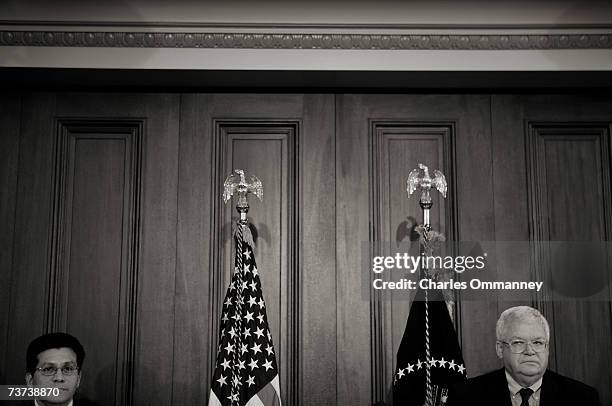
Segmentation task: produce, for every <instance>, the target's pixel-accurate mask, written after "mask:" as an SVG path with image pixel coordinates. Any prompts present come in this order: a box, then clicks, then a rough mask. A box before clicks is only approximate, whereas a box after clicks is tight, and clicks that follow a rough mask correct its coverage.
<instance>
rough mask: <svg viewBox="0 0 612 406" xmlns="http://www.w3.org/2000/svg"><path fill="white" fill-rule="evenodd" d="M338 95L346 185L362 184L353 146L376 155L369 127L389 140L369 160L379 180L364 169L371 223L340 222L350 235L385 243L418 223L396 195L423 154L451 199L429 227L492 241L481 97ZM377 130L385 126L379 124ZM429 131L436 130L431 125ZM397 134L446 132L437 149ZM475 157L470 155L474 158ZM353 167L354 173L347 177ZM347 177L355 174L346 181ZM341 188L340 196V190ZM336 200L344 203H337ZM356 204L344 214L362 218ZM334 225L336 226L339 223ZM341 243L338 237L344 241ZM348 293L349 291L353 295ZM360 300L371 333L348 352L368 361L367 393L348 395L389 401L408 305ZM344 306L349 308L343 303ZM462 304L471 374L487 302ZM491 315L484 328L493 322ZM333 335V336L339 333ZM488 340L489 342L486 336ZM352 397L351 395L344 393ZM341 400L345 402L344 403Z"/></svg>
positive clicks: (415, 212) (485, 113)
mask: <svg viewBox="0 0 612 406" xmlns="http://www.w3.org/2000/svg"><path fill="white" fill-rule="evenodd" d="M338 99H339V103H338V105H339V106H340V107H339V108H338V120H339V121H338V129H339V130H338V135H337V136H338V137H339V138H338V139H340V137H345V138H346V139H347V140H350V142H351V145H350V146H346V148H348V149H347V152H340V151H339V152H338V154H337V155H338V157H339V159H341V160H345V161H346V162H347V165H349V164H348V163H352V165H351V166H350V170H347V171H346V172H347V175H346V176H347V178H348V177H350V179H352V182H354V183H355V184H353V185H351V186H352V187H353V188H357V187H358V186H357V185H359V186H360V187H362V185H361V184H360V182H361V183H362V182H363V181H360V180H359V179H362V178H363V176H364V174H363V173H361V171H362V170H363V169H361V168H357V167H356V166H357V164H356V163H355V162H356V161H357V160H361V161H363V158H362V157H360V156H359V155H358V152H356V151H355V150H354V148H365V150H366V153H367V152H368V150H369V148H373V149H374V152H372V153H374V154H379V152H376V151H375V150H376V148H377V146H376V144H374V145H369V146H368V136H369V132H370V131H371V133H372V135H371V136H376V134H375V132H376V131H378V133H379V134H378V136H380V135H381V134H385V135H384V136H385V137H387V138H389V141H388V142H390V144H389V145H388V146H385V145H384V143H382V144H381V147H382V148H383V149H382V151H383V153H384V151H388V152H387V153H386V156H384V157H379V158H378V163H375V164H374V165H373V164H372V162H370V167H371V169H370V170H371V171H374V172H373V173H376V171H379V172H380V173H381V174H383V177H382V178H379V176H378V175H376V176H373V177H372V175H371V174H370V175H369V179H370V181H369V186H368V188H369V193H371V191H372V190H378V191H379V193H378V194H377V193H375V194H374V198H373V200H372V201H371V202H370V203H369V205H370V210H371V211H370V212H368V214H367V215H368V216H369V217H370V219H369V222H370V223H371V224H372V225H371V226H370V228H369V229H368V231H367V233H366V229H365V224H364V225H362V226H361V227H363V229H357V228H355V227H357V225H356V224H351V225H348V226H347V227H350V228H351V230H352V232H351V234H352V235H354V234H360V235H362V236H363V237H362V239H363V240H365V238H366V236H368V237H367V238H369V239H373V240H376V239H383V240H384V239H387V240H388V239H390V238H393V237H395V236H396V235H397V234H396V230H397V227H398V226H399V225H400V224H401V223H402V221H406V216H412V217H414V218H416V219H419V221H422V220H421V219H420V217H421V213H420V208H419V207H418V201H417V199H415V201H414V202H409V201H404V200H403V199H402V198H401V197H400V196H401V195H402V194H403V193H405V192H404V190H405V180H406V178H407V176H408V173H409V171H410V170H411V169H413V168H414V167H415V166H416V164H417V163H418V162H412V161H414V160H415V159H416V157H417V155H419V156H420V155H423V154H424V155H425V156H429V157H430V159H431V160H433V164H430V168H432V169H434V166H435V165H438V166H440V167H441V169H442V170H443V171H446V172H448V179H449V191H450V196H449V199H448V202H452V203H451V206H450V208H447V206H446V204H447V202H444V203H440V204H442V206H441V207H443V208H445V209H444V210H446V211H444V210H443V211H442V212H441V213H443V214H437V213H438V212H437V211H434V213H433V216H434V217H433V219H432V220H433V222H434V223H436V224H434V226H436V227H440V228H442V229H443V230H442V231H443V232H445V233H446V234H447V235H448V236H449V238H450V239H453V238H457V237H460V238H461V239H462V240H466V241H472V240H481V239H492V235H493V230H494V224H493V199H492V196H491V195H490V189H491V184H492V173H491V151H490V149H491V144H490V115H489V99H488V97H486V96H453V95H450V96H449V95H444V96H438V95H410V96H406V95H367V96H338ZM370 126H371V129H370ZM394 126H396V128H394ZM402 126H404V127H408V128H412V130H406V129H405V128H402V130H400V129H398V128H397V127H400V128H401V127H402ZM385 127H386V129H384V128H385ZM436 128H437V130H435V129H436ZM402 131H404V134H405V133H406V132H408V133H410V132H413V133H414V134H418V135H421V136H422V137H423V134H428V136H432V134H439V136H440V137H442V139H444V137H445V136H444V135H443V134H449V135H447V137H448V138H449V140H448V141H444V142H441V143H439V144H438V145H437V146H427V143H425V144H423V145H420V144H419V143H418V142H416V137H415V140H414V141H415V142H414V143H413V144H410V145H409V146H408V144H407V145H406V146H405V147H404V146H401V145H400V144H399V142H400V141H398V140H396V139H397V138H399V139H402V137H407V136H406V135H402V136H400V135H398V134H402ZM450 134H452V136H451V135H450ZM362 138H363V139H364V140H365V141H364V140H362ZM348 142H349V141H347V143H348ZM455 142H456V147H454V143H455ZM363 143H365V144H363ZM393 143H395V144H393ZM385 148H386V150H385ZM402 151H404V152H402ZM355 154H357V156H355ZM475 156H476V157H478V158H476V159H475ZM370 161H371V158H370ZM407 161H410V162H407ZM342 163H344V162H342ZM342 163H339V165H342ZM362 165H363V163H362ZM387 171H388V174H387V173H386V172H387ZM353 172H355V173H356V174H355V175H353ZM341 175H343V174H341ZM353 176H355V177H354V178H353ZM394 179H395V180H394ZM398 179H401V182H400V180H398ZM339 181H340V180H339ZM346 192H347V194H348V189H347V191H346ZM361 193H363V190H361V189H353V190H351V195H352V196H353V197H352V200H356V201H360V199H362V195H361ZM338 204H339V205H340V204H346V203H341V202H339V203H338ZM358 204H360V203H357V202H355V203H351V208H352V210H351V211H352V212H353V213H357V216H358V217H362V216H364V215H365V214H364V213H361V210H363V207H362V206H358ZM434 207H435V206H434ZM338 210H340V206H338ZM411 213H412V214H411ZM371 216H379V218H380V221H381V224H380V225H376V224H377V220H375V219H373V218H372V217H371ZM358 224H359V223H358ZM385 224H386V225H385ZM383 225H384V226H383ZM338 227H339V230H340V226H338ZM342 238H343V236H341V235H340V236H339V242H338V243H339V244H341V242H340V240H341V239H342ZM352 240H353V241H354V240H355V239H354V238H353V239H352ZM349 241H351V240H349ZM348 243H349V242H344V244H348ZM353 245H354V246H353V248H352V249H349V250H348V251H357V250H358V249H359V247H357V246H356V245H355V244H354V243H353ZM339 250H340V245H339ZM339 252H342V251H339ZM350 264H351V265H352V267H353V268H354V267H357V266H358V264H354V263H352V262H351V263H350ZM343 265H345V264H342V265H341V264H340V263H338V267H339V268H338V272H339V275H341V272H342V266H343ZM349 267H351V266H349ZM351 287H352V288H353V289H357V288H358V286H355V285H352V286H351ZM354 292H358V291H354ZM356 294H357V293H354V295H356ZM363 299H364V298H362V300H363ZM368 299H369V300H370V301H371V309H370V313H371V316H370V317H371V325H372V331H371V337H370V338H371V340H372V341H371V342H370V343H368V341H366V340H365V339H363V340H362V341H361V342H360V345H361V347H362V348H361V349H356V350H355V351H354V353H355V354H360V355H359V358H360V360H359V362H361V363H362V365H360V367H361V368H363V365H369V366H370V367H371V368H372V370H371V371H372V377H371V379H372V380H373V381H372V382H371V385H372V386H371V391H372V393H371V396H372V397H373V399H368V397H366V394H365V393H363V392H362V393H360V395H361V397H360V398H358V399H357V400H355V402H357V403H359V404H367V403H369V402H380V401H389V399H390V392H391V382H392V379H391V375H390V374H391V373H392V371H393V364H394V359H395V353H396V351H397V346H398V345H399V341H400V340H401V336H402V334H403V330H404V328H405V322H406V318H407V315H408V311H409V308H410V306H409V305H410V302H409V301H403V302H400V301H397V303H393V301H392V305H389V304H388V303H385V302H384V301H383V302H382V303H380V302H379V300H378V299H376V298H366V300H368ZM350 306H351V307H352V306H357V305H356V304H355V303H350ZM463 306H464V304H463V303H462V308H461V309H460V310H461V311H460V317H459V326H460V327H461V330H460V331H461V336H462V338H463V343H464V357H465V359H466V364H467V366H468V368H470V366H471V368H472V370H473V371H478V370H479V368H480V365H479V364H480V363H481V362H482V361H481V360H482V359H485V360H486V359H490V355H491V354H489V355H482V351H481V347H480V345H479V344H478V343H480V342H481V340H482V337H481V335H480V331H482V330H480V329H479V330H476V328H478V327H479V326H478V323H479V322H480V320H481V315H482V314H483V312H487V311H488V308H489V307H490V306H488V305H487V304H466V305H465V306H467V309H466V310H468V312H466V313H465V314H464V312H463V310H464V309H463ZM357 308H359V307H357ZM339 317H340V315H339ZM494 320H495V319H493V323H492V326H494V324H495V323H494ZM339 323H340V320H339ZM358 323H359V322H358V321H357V320H350V322H349V323H346V325H343V326H344V327H346V328H349V329H351V328H352V327H347V326H351V325H355V326H358V325H359V324H358ZM361 327H362V328H363V327H365V326H361ZM492 330H494V329H492ZM492 330H491V331H492ZM493 334H494V332H493ZM475 335H478V339H472V338H473V336H475ZM339 337H341V336H340V333H339ZM491 342H492V343H494V338H493V340H492V341H491ZM366 343H368V344H369V345H370V348H369V350H370V351H371V356H370V359H371V362H370V360H368V359H366V358H365V356H364V355H363V354H364V352H365V348H363V346H364V345H366ZM492 348H493V347H492ZM493 355H494V354H493ZM354 356H355V355H353V357H354ZM351 362H352V363H356V362H357V361H355V360H351ZM351 368H352V369H358V368H359V367H355V366H352V365H351ZM339 379H340V371H339ZM364 380H365V379H364ZM353 392H354V391H353ZM347 396H348V395H347ZM352 396H356V395H355V394H352ZM351 400H353V399H351ZM349 403H351V402H350V401H349Z"/></svg>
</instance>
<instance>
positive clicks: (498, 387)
mask: <svg viewBox="0 0 612 406" xmlns="http://www.w3.org/2000/svg"><path fill="white" fill-rule="evenodd" d="M495 335H496V338H497V340H496V344H495V350H496V353H497V356H498V357H499V358H500V359H501V361H502V363H503V365H504V367H503V368H502V369H499V370H497V371H493V372H489V373H487V374H484V375H481V376H478V377H475V378H472V379H468V380H467V382H466V383H465V384H464V385H462V386H461V387H459V388H455V390H454V391H452V392H451V394H450V395H449V399H448V400H449V402H448V404H449V405H453V406H461V405H469V406H476V405H501V406H553V405H581V406H600V403H599V395H598V393H597V391H596V390H595V389H594V388H592V387H590V386H588V385H585V384H583V383H582V382H578V381H576V380H573V379H570V378H568V377H565V376H562V375H559V374H557V373H555V372H552V371H549V370H547V367H548V343H549V340H550V328H549V326H548V322H547V321H546V319H545V318H544V316H542V314H541V313H540V312H539V311H537V310H536V309H534V308H532V307H529V306H517V307H512V308H510V309H507V310H505V311H504V312H503V313H502V314H501V315H500V317H499V320H498V321H497V326H496V329H495Z"/></svg>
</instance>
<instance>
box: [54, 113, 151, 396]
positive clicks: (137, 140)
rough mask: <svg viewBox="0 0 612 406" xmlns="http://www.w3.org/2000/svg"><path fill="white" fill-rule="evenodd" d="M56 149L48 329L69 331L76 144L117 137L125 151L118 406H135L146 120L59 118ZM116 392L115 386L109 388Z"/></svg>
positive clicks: (116, 365)
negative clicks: (69, 282) (81, 141)
mask: <svg viewBox="0 0 612 406" xmlns="http://www.w3.org/2000/svg"><path fill="white" fill-rule="evenodd" d="M56 131H57V135H56V146H55V171H54V175H53V179H54V197H53V218H52V228H51V235H50V241H51V249H50V252H49V255H50V272H49V275H50V276H49V281H48V283H49V289H48V296H47V309H46V310H47V312H46V330H47V331H64V330H65V329H66V326H65V324H66V318H67V317H68V315H67V310H66V308H67V304H66V301H67V290H68V287H67V281H68V278H69V273H70V270H69V266H70V265H69V263H68V262H69V258H68V254H67V253H66V246H67V245H69V244H70V239H71V238H72V236H71V235H70V233H69V226H70V225H69V222H70V221H71V220H70V219H69V214H68V213H69V212H70V211H71V210H72V202H71V201H70V199H71V196H72V193H71V192H70V191H69V189H70V188H71V187H72V182H73V176H74V175H73V172H74V168H73V167H71V165H74V160H75V151H74V150H75V143H76V141H77V140H78V139H98V140H102V141H103V140H105V139H118V140H123V141H124V142H125V143H126V145H127V147H126V150H127V152H126V155H125V157H124V160H125V168H127V169H126V170H127V171H129V172H128V173H127V174H126V175H125V189H124V194H125V195H126V197H125V198H124V207H123V210H124V213H125V214H124V218H123V219H122V221H123V230H124V232H123V236H122V239H124V240H125V243H124V248H125V252H124V253H123V254H122V261H121V262H122V265H121V290H120V294H119V295H120V297H119V300H120V303H119V308H120V314H119V319H118V320H117V323H118V329H119V334H118V337H117V359H116V360H115V361H116V363H115V364H114V366H115V371H114V373H115V376H116V380H115V388H114V390H115V401H116V404H117V405H123V406H130V405H133V403H134V399H133V387H134V366H135V364H136V346H137V330H138V325H137V306H138V279H139V272H140V240H141V229H140V221H141V219H140V216H141V199H142V193H143V191H142V170H143V168H144V131H145V122H144V120H140V119H112V120H107V119H97V118H92V119H88V118H78V119H69V118H66V119H63V118H62V119H57V121H56ZM109 390H113V388H109Z"/></svg>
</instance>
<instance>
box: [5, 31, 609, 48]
mask: <svg viewBox="0 0 612 406" xmlns="http://www.w3.org/2000/svg"><path fill="white" fill-rule="evenodd" d="M0 46H34V47H86V48H98V47H110V48H203V49H208V48H221V49H233V48H236V49H342V50H351V49H354V50H423V49H430V50H529V49H539V50H542V49H610V48H612V34H608V33H603V34H602V33H599V34H593V33H576V34H520V33H519V34H458V35H457V34H448V35H447V34H365V33H344V34H342V33H340V34H337V33H334V34H331V33H330V34H325V33H323V34H321V33H316V34H312V33H290V32H286V33H278V32H274V33H272V32H270V33H213V32H124V31H89V32H82V31H38V30H31V31H23V30H3V31H0Z"/></svg>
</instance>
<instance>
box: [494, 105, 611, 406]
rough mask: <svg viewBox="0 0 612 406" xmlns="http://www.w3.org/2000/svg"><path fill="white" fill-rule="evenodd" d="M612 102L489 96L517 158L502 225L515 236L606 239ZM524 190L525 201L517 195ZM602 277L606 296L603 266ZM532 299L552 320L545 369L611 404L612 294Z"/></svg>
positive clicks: (543, 269) (547, 274) (549, 273)
mask: <svg viewBox="0 0 612 406" xmlns="http://www.w3.org/2000/svg"><path fill="white" fill-rule="evenodd" d="M610 103H611V101H610V100H609V98H607V97H602V96H595V95H592V96H576V95H573V96H564V95H547V96H510V95H508V96H494V97H493V104H492V106H493V111H494V117H495V119H494V123H496V126H495V131H496V132H499V133H502V134H504V136H503V139H504V141H503V142H504V145H506V146H507V147H508V150H507V151H506V152H507V153H508V154H512V155H513V156H515V157H516V158H515V159H516V166H515V167H514V168H512V166H511V165H508V166H507V169H508V171H509V172H508V173H509V174H511V175H512V176H509V177H508V179H509V182H508V189H507V190H508V191H509V190H510V189H509V188H510V187H513V188H516V189H517V190H518V191H519V196H518V197H516V198H512V197H509V198H508V200H507V202H516V203H517V204H518V206H517V207H518V208H519V210H517V212H515V213H513V214H511V216H512V217H511V218H512V219H513V220H514V224H510V223H506V224H508V229H510V230H514V231H513V233H514V234H515V235H516V237H517V238H522V236H524V235H525V234H526V233H528V236H529V237H528V238H530V239H532V240H542V239H544V240H547V239H557V240H587V241H588V240H591V241H592V240H598V239H600V238H605V239H609V236H608V234H607V233H608V232H609V231H608V230H609V229H610V226H609V224H610V221H611V218H610V206H611V204H610V192H609V190H610V189H609V184H610V181H609V180H608V179H609V170H610V168H609V166H610V165H609V163H606V162H607V161H608V160H609V156H610V146H609V143H610V141H609V138H610V135H609V134H610V130H609V126H610V124H609V123H610V122H611V121H612V120H611V115H610V111H611V108H610V107H611V104H610ZM502 117H504V118H505V119H504V118H502ZM500 139H501V138H500ZM521 151H523V152H522V154H523V155H522V156H523V157H521ZM508 163H510V162H508ZM522 163H523V164H522ZM582 188H585V189H582ZM502 189H503V186H502ZM523 190H524V191H525V192H522V191H523ZM581 190H583V191H582V192H581ZM522 196H527V199H525V200H526V202H520V201H519V200H520V199H523V198H522ZM585 199H586V200H588V201H586V200H585ZM500 202H501V199H500ZM583 205H584V206H585V207H587V209H585V208H584V207H582V206H583ZM523 208H528V212H527V211H523ZM523 213H524V214H523ZM577 213H580V215H577ZM502 221H503V220H502ZM579 223H580V224H579ZM539 265H541V266H539ZM535 266H536V268H534V269H531V270H530V271H531V272H533V273H535V275H540V276H541V277H542V278H548V279H549V280H550V279H551V278H558V277H559V276H560V275H559V274H558V272H554V269H551V268H549V267H547V266H546V264H542V263H540V264H538V263H535ZM517 271H521V272H524V269H520V270H517ZM532 277H533V276H532ZM607 278H608V285H607V286H608V290H607V294H608V297H610V296H609V295H610V291H609V283H610V282H609V281H610V275H609V270H608V275H607ZM561 280H563V279H561ZM580 285H584V284H583V283H582V282H581V283H580ZM604 293H606V292H604ZM533 303H534V304H535V305H536V306H537V307H539V308H540V309H541V310H543V312H544V315H545V316H546V317H547V318H548V320H549V322H550V323H551V341H552V342H551V355H550V360H549V366H550V368H552V369H553V370H557V371H559V372H560V373H562V374H565V375H568V376H570V377H573V378H577V379H580V380H582V381H584V382H586V383H588V384H590V385H593V386H595V387H596V388H597V389H598V391H599V394H600V397H601V400H602V404H609V403H610V402H611V401H612V398H611V395H610V387H611V384H610V379H612V376H610V374H609V371H610V366H611V365H612V361H611V352H612V348H610V336H609V331H611V329H612V328H611V326H610V323H611V317H612V309H611V305H610V300H609V299H607V300H606V301H597V302H589V301H584V300H568V299H563V300H561V298H560V297H556V295H555V294H554V292H549V293H547V294H545V295H538V296H537V297H536V298H534V300H533ZM594 353H597V354H598V355H597V357H595V358H596V359H595V358H593V357H592V354H594Z"/></svg>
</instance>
